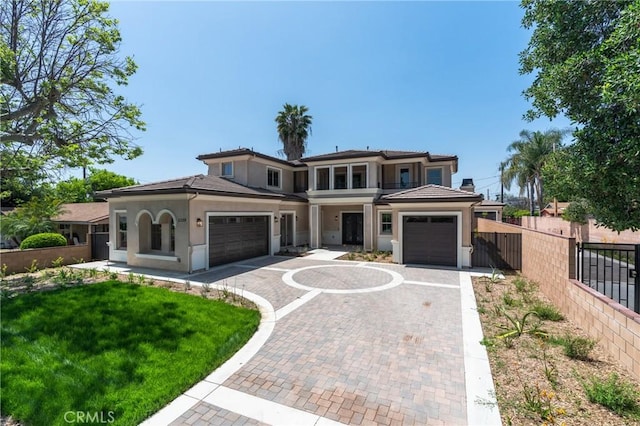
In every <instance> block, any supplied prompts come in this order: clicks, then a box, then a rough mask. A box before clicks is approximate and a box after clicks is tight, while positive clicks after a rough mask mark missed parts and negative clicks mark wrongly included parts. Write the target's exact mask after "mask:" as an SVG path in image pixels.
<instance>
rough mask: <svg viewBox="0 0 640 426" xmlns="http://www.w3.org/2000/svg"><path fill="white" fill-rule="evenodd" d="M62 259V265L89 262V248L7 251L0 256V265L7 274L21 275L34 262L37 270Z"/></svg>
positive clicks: (86, 246)
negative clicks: (4, 268) (5, 266)
mask: <svg viewBox="0 0 640 426" xmlns="http://www.w3.org/2000/svg"><path fill="white" fill-rule="evenodd" d="M59 257H62V258H63V259H64V261H63V262H62V264H63V265H70V264H73V263H78V262H80V261H81V260H83V261H85V262H86V261H89V260H91V246H90V245H89V244H79V245H75V246H65V247H47V248H41V249H28V250H19V249H18V250H8V251H3V252H2V254H0V265H1V266H3V267H4V265H7V274H21V273H24V272H27V269H28V268H30V267H31V264H32V262H33V261H34V260H36V261H37V262H38V269H44V268H48V267H50V266H51V262H52V261H54V260H56V259H58V258H59Z"/></svg>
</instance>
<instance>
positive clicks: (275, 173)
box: [267, 167, 281, 188]
mask: <svg viewBox="0 0 640 426" xmlns="http://www.w3.org/2000/svg"><path fill="white" fill-rule="evenodd" d="M267 186H271V187H274V188H280V187H281V184H280V169H274V168H271V167H267Z"/></svg>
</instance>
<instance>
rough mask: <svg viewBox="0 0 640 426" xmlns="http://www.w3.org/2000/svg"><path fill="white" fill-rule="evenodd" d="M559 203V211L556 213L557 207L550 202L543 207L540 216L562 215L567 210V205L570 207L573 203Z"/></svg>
mask: <svg viewBox="0 0 640 426" xmlns="http://www.w3.org/2000/svg"><path fill="white" fill-rule="evenodd" d="M556 204H557V208H558V209H557V213H558V214H556V208H555V207H554V205H553V203H549V204H547V205H546V206H545V208H544V209H542V210H541V211H540V216H544V217H556V216H557V217H560V216H562V214H563V213H564V211H565V210H566V208H567V207H569V204H571V203H556Z"/></svg>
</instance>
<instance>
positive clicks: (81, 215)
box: [52, 202, 109, 223]
mask: <svg viewBox="0 0 640 426" xmlns="http://www.w3.org/2000/svg"><path fill="white" fill-rule="evenodd" d="M106 219H109V204H107V203H99V202H96V203H67V204H62V205H61V213H60V214H59V215H58V216H56V217H54V218H52V220H53V221H54V222H79V223H97V222H101V221H103V220H106Z"/></svg>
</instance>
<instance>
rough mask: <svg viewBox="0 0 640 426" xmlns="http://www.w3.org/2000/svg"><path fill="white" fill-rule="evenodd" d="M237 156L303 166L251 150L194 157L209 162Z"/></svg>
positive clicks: (296, 161) (237, 150)
mask: <svg viewBox="0 0 640 426" xmlns="http://www.w3.org/2000/svg"><path fill="white" fill-rule="evenodd" d="M238 155H253V156H255V157H259V158H263V159H265V160H270V161H274V162H276V163H279V164H286V165H288V166H292V167H297V166H303V164H302V163H300V161H298V160H294V161H287V160H284V159H282V158H277V157H272V156H270V155H267V154H262V153H260V152H256V151H254V150H252V149H249V148H238V149H230V150H227V151H220V152H212V153H211V154H202V155H198V156H197V157H196V160H201V161H202V160H210V159H215V158H229V157H235V156H238Z"/></svg>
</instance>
